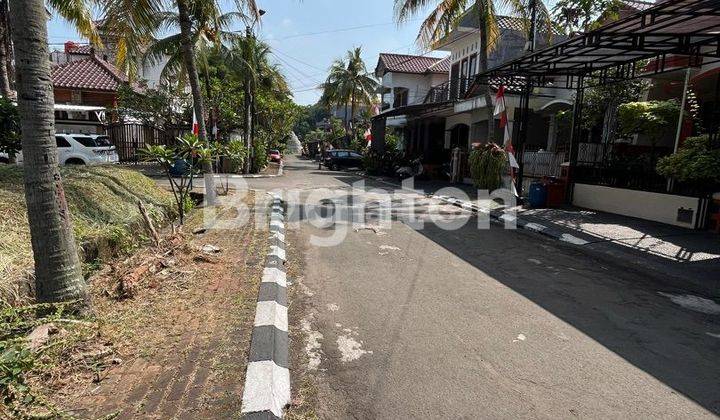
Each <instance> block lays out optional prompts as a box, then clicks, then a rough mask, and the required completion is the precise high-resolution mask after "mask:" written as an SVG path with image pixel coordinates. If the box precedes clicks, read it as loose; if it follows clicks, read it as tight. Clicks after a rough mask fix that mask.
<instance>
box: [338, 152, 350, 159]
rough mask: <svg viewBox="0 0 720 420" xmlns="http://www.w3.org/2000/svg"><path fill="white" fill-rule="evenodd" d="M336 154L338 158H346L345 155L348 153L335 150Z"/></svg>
mask: <svg viewBox="0 0 720 420" xmlns="http://www.w3.org/2000/svg"><path fill="white" fill-rule="evenodd" d="M336 156H337V157H339V158H346V157H348V156H350V153H348V152H336Z"/></svg>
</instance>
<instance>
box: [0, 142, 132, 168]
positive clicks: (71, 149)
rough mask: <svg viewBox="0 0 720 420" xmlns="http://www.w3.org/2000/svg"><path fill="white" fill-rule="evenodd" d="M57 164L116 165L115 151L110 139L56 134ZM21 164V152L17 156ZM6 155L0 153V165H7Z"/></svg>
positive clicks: (117, 158)
mask: <svg viewBox="0 0 720 420" xmlns="http://www.w3.org/2000/svg"><path fill="white" fill-rule="evenodd" d="M55 140H56V141H57V150H58V162H60V164H61V165H100V164H106V163H117V162H118V161H119V157H118V154H117V150H116V149H115V146H113V144H112V143H110V139H109V138H108V136H105V135H98V134H56V135H55ZM16 160H17V163H18V164H22V161H23V156H22V151H21V152H20V153H18V155H17V158H16ZM7 162H8V156H7V154H4V153H0V163H7Z"/></svg>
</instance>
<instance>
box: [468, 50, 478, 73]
mask: <svg viewBox="0 0 720 420" xmlns="http://www.w3.org/2000/svg"><path fill="white" fill-rule="evenodd" d="M477 73H478V71H477V54H473V55H471V56H470V70H469V73H468V74H469V75H470V76H474V75H476V74H477Z"/></svg>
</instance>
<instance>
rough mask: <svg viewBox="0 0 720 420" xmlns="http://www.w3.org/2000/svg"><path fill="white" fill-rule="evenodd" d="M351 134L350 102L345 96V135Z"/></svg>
mask: <svg viewBox="0 0 720 420" xmlns="http://www.w3.org/2000/svg"><path fill="white" fill-rule="evenodd" d="M349 134H350V118H349V117H348V103H347V98H345V137H347V136H348V135H349Z"/></svg>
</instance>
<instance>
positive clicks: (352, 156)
mask: <svg viewBox="0 0 720 420" xmlns="http://www.w3.org/2000/svg"><path fill="white" fill-rule="evenodd" d="M350 157H351V158H361V157H362V155H360V154H357V153H355V152H350Z"/></svg>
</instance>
